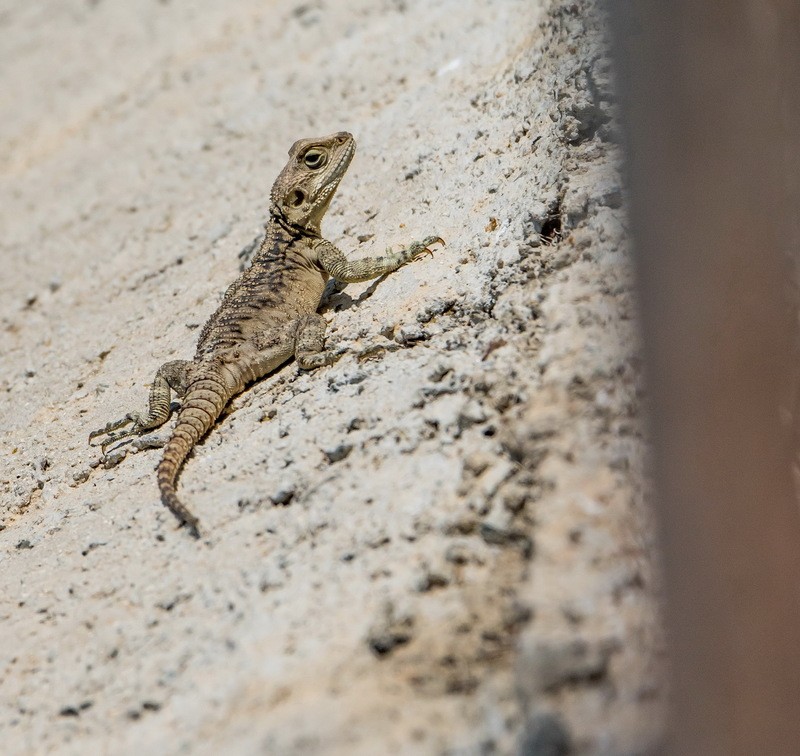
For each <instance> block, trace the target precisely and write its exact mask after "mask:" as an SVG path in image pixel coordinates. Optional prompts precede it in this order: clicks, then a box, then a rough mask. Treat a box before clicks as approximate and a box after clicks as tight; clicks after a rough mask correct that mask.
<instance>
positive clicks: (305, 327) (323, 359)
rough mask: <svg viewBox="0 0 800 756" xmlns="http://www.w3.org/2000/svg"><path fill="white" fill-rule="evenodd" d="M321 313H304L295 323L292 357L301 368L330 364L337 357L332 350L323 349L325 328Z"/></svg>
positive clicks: (310, 368)
mask: <svg viewBox="0 0 800 756" xmlns="http://www.w3.org/2000/svg"><path fill="white" fill-rule="evenodd" d="M326 326H327V323H326V322H325V318H323V317H322V315H319V314H316V313H315V314H314V315H306V316H305V317H304V318H302V319H301V320H300V322H299V323H298V325H297V338H296V340H295V347H294V358H295V359H296V360H297V364H298V365H299V366H300V367H301V368H302V369H303V370H314V369H315V368H318V367H322V366H323V365H332V364H333V363H334V362H336V360H337V359H339V355H338V354H336V353H334V352H326V351H325V328H326Z"/></svg>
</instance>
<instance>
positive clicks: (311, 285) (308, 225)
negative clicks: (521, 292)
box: [89, 131, 444, 537]
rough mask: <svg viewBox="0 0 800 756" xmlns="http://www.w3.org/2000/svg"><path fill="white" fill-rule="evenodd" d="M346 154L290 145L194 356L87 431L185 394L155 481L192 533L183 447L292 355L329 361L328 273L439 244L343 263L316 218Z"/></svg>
mask: <svg viewBox="0 0 800 756" xmlns="http://www.w3.org/2000/svg"><path fill="white" fill-rule="evenodd" d="M354 153H355V140H354V139H353V137H352V135H351V134H348V133H347V132H344V131H342V132H339V133H338V134H332V135H330V136H326V137H322V138H320V139H301V140H299V141H297V142H295V143H294V144H293V145H292V148H291V149H290V150H289V162H288V163H287V164H286V167H285V168H284V169H283V170H282V171H281V173H280V175H279V176H278V178H277V180H276V181H275V184H274V185H273V187H272V191H271V193H270V217H269V221H268V223H267V226H266V237H265V239H264V242H263V243H262V245H261V248H260V250H259V251H258V253H257V254H256V255H255V256H254V258H253V261H252V264H251V266H250V267H249V268H248V269H247V270H245V271H244V272H243V273H242V274H241V275H240V276H239V278H237V279H236V281H234V282H233V284H231V286H230V287H229V288H228V290H227V291H226V292H225V296H224V298H223V300H222V303H221V304H220V306H219V307H218V308H217V310H216V312H215V313H214V314H213V315H211V317H210V318H209V319H208V321H207V322H206V324H205V326H204V327H203V330H202V332H201V333H200V340H199V341H198V344H197V351H196V353H195V356H194V359H193V360H173V361H171V362H167V363H166V364H164V365H162V366H161V367H160V368H159V370H158V372H157V373H156V376H155V379H154V381H153V384H152V387H151V389H150V404H149V409H148V412H147V415H146V416H142V415H140V414H139V413H138V412H131V413H129V414H127V415H126V416H125V417H124V418H122V419H121V420H117V421H116V422H112V423H109V424H108V425H106V426H105V428H102V429H100V430H97V431H94V432H93V433H91V434H89V442H90V443H91V442H92V441H93V439H95V438H97V437H98V436H105V438H104V439H102V440H101V446H102V448H103V450H104V451H105V448H106V447H107V446H109V445H110V444H112V443H114V442H116V441H119V440H120V439H123V438H127V437H129V436H135V435H141V434H142V433H144V432H146V431H150V430H152V429H154V428H158V427H159V426H161V425H163V424H164V423H165V422H166V421H167V420H168V419H169V417H170V413H171V410H170V391H174V392H175V393H176V394H177V395H178V396H179V397H183V402H182V405H181V407H180V410H179V411H178V419H177V423H176V425H175V428H174V430H173V431H172V435H171V436H170V438H169V440H168V441H167V443H166V445H165V446H164V454H163V457H162V459H161V462H160V463H159V465H158V468H157V478H158V487H159V489H160V491H161V500H162V502H163V503H164V504H165V506H167V507H168V508H169V509H170V510H171V511H172V512H173V514H174V515H175V516H176V517H177V518H178V520H179V521H180V522H181V523H182V524H183V525H185V526H186V527H187V528H188V529H189V530H190V532H191V533H192V534H193V535H194V536H195V537H199V522H198V520H197V518H196V517H195V516H194V515H193V514H192V513H191V512H190V511H189V510H188V509H187V508H186V507H185V506H184V505H183V504H182V503H181V502H180V500H179V499H178V497H177V495H176V493H175V487H176V483H177V478H178V474H179V473H180V471H181V468H182V467H183V464H184V462H185V461H186V458H187V456H188V455H189V452H190V451H191V450H192V448H193V447H194V446H195V444H197V442H198V441H199V440H200V439H201V438H202V437H203V436H204V435H205V434H206V433H207V432H208V431H209V430H210V429H211V427H212V426H213V425H214V423H215V422H216V420H217V418H218V417H219V416H220V414H221V413H222V410H223V409H224V408H225V406H226V405H227V403H228V402H229V401H230V399H231V398H232V397H234V396H236V395H237V394H239V393H240V392H242V391H243V390H244V388H245V387H246V386H247V385H248V384H250V383H252V382H253V381H257V380H258V379H259V378H262V377H263V376H265V375H266V374H267V373H270V372H272V371H273V370H275V369H276V368H278V367H280V366H281V365H282V364H283V363H284V362H286V361H287V360H289V359H291V357H292V356H294V358H295V359H296V360H297V364H298V365H299V366H300V368H302V369H305V370H311V369H313V368H318V367H321V366H323V365H330V364H331V363H333V362H334V361H335V359H336V355H335V354H334V353H332V352H330V351H325V350H324V340H325V319H324V318H323V317H322V315H320V314H318V313H317V309H318V307H319V305H320V300H321V298H322V294H323V291H324V289H325V285H326V283H327V281H328V279H329V278H330V277H333V278H334V279H336V280H337V281H342V282H346V283H351V282H356V281H366V280H369V279H371V278H376V277H377V276H381V275H383V274H385V273H389V272H391V271H393V270H397V269H398V268H399V267H400V266H402V265H405V264H406V263H409V262H411V261H412V260H416V259H417V258H418V257H420V256H422V255H424V254H430V253H431V250H430V249H429V247H431V246H432V245H433V244H436V243H441V244H444V242H443V241H442V239H440V238H439V237H438V236H429V237H428V238H426V239H425V240H423V241H421V242H415V243H413V244H411V245H409V246H408V247H407V248H406V249H404V250H400V251H397V252H392V251H391V250H387V251H386V254H384V255H380V256H377V257H370V258H366V259H361V260H356V261H353V262H350V261H348V259H347V258H346V257H345V255H344V254H342V252H340V251H339V250H338V249H337V248H336V247H335V246H334V245H333V244H331V242H329V241H327V240H326V239H323V238H322V234H321V231H320V223H321V221H322V218H323V216H324V215H325V212H326V211H327V209H328V206H329V205H330V202H331V199H332V198H333V195H334V193H335V192H336V188H337V187H338V186H339V182H340V181H341V180H342V177H343V176H344V174H345V171H347V168H348V166H349V165H350V161H351V160H352V159H353V154H354ZM125 426H129V427H127V428H126V427H125ZM120 429H122V430H120Z"/></svg>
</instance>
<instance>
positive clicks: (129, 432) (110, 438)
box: [89, 412, 140, 454]
mask: <svg viewBox="0 0 800 756" xmlns="http://www.w3.org/2000/svg"><path fill="white" fill-rule="evenodd" d="M129 423H131V424H132V427H130V428H127V429H125V430H123V431H119V432H116V433H115V432H114V431H117V430H118V429H119V428H123V427H124V426H126V425H128V424H129ZM139 426H140V421H139V416H138V415H136V414H134V413H132V412H131V413H129V414H127V415H125V417H123V418H122V419H121V420H114V421H112V422H110V423H108V424H107V425H106V426H105V427H104V428H100V429H98V430H96V431H92V432H91V433H90V434H89V446H94V447H97V446H99V447H100V450H101V451H102V452H103V454H105V451H106V448H107V447H109V446H111V444H113V443H114V442H115V441H120V440H122V439H123V438H128V436H135V435H136V434H137V433H139ZM98 436H105V438H104V439H101V440H100V442H99V443H93V442H94V439H96V438H97V437H98Z"/></svg>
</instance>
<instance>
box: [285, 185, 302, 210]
mask: <svg viewBox="0 0 800 756" xmlns="http://www.w3.org/2000/svg"><path fill="white" fill-rule="evenodd" d="M286 199H287V201H288V203H289V204H290V205H291V206H292V207H300V205H302V204H303V203H304V202H305V201H306V195H305V192H302V191H300V189H295V190H294V191H293V192H292V193H291V194H290V195H289V196H288V197H287V198H286Z"/></svg>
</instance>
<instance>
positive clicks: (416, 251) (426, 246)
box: [405, 236, 445, 262]
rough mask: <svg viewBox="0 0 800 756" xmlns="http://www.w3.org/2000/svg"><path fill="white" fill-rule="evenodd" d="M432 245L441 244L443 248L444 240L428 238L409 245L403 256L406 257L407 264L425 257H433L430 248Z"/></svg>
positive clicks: (433, 237)
mask: <svg viewBox="0 0 800 756" xmlns="http://www.w3.org/2000/svg"><path fill="white" fill-rule="evenodd" d="M434 244H441V245H442V246H443V247H444V246H445V244H444V239H442V237H441V236H428V237H426V238H425V239H423V240H422V241H421V242H412V243H411V244H409V245H408V248H407V249H406V251H405V254H406V256H407V257H408V262H411V261H412V260H416V259H418V258H420V257H423V256H425V255H430V256H431V257H433V250H432V249H431V247H432V246H433V245H434Z"/></svg>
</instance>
